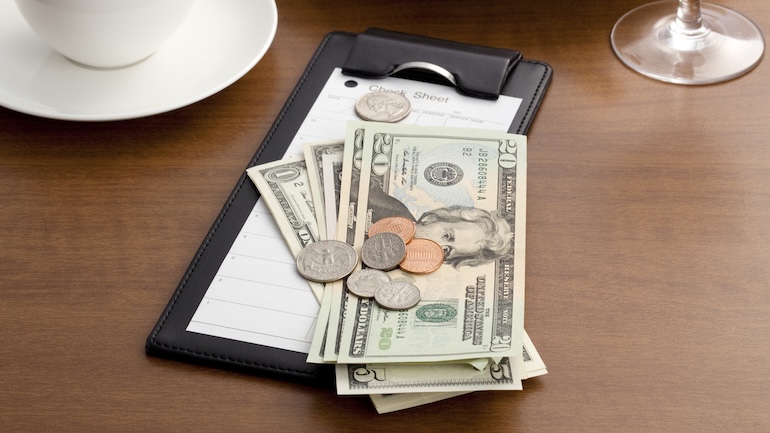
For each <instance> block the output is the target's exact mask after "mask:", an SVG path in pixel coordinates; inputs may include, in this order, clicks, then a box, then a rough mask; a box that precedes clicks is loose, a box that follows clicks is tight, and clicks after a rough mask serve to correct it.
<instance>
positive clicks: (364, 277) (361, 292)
mask: <svg viewBox="0 0 770 433" xmlns="http://www.w3.org/2000/svg"><path fill="white" fill-rule="evenodd" d="M388 281H390V277H389V276H388V274H386V273H385V272H382V271H378V270H377V269H359V270H357V271H355V272H353V273H352V274H350V276H349V277H348V281H347V287H348V290H350V292H351V293H353V294H354V295H356V296H360V297H362V298H371V297H372V296H374V292H376V291H377V289H378V288H380V286H381V285H383V284H385V283H387V282H388Z"/></svg>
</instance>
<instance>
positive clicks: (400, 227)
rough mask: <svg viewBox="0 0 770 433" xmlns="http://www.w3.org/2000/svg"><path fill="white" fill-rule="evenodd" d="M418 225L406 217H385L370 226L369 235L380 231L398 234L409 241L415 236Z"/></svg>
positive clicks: (405, 240)
mask: <svg viewBox="0 0 770 433" xmlns="http://www.w3.org/2000/svg"><path fill="white" fill-rule="evenodd" d="M415 230H416V226H415V224H414V221H412V220H410V219H408V218H404V217H387V218H383V219H381V220H379V221H377V222H375V223H374V224H372V226H371V227H369V237H372V236H374V235H376V234H379V233H393V234H396V235H398V237H400V238H401V239H403V240H404V242H409V241H410V240H412V237H413V236H414V232H415Z"/></svg>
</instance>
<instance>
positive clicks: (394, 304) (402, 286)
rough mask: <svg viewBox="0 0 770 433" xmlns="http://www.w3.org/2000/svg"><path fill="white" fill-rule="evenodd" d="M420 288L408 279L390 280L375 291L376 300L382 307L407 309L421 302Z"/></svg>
mask: <svg viewBox="0 0 770 433" xmlns="http://www.w3.org/2000/svg"><path fill="white" fill-rule="evenodd" d="M420 296H421V295H420V289H418V288H417V286H415V285H414V284H412V283H410V282H407V281H390V282H388V283H385V284H383V285H382V286H380V288H379V289H377V291H376V292H374V300H375V301H377V303H378V304H379V305H380V306H381V307H382V308H387V309H389V310H405V309H407V308H412V307H414V306H415V305H417V303H418V302H420Z"/></svg>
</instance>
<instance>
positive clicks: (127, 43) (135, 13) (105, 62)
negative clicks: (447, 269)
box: [16, 0, 193, 68]
mask: <svg viewBox="0 0 770 433" xmlns="http://www.w3.org/2000/svg"><path fill="white" fill-rule="evenodd" d="M192 2H193V0H16V5H17V6H18V7H19V11H20V12H21V14H22V15H23V16H24V19H25V20H26V21H27V23H28V24H29V26H30V27H31V28H32V30H34V31H35V33H37V35H38V36H40V38H41V39H43V40H44V41H45V42H46V43H48V45H50V46H51V47H52V48H53V49H54V50H56V51H58V52H59V53H61V54H62V55H64V56H65V57H67V58H69V59H71V60H74V61H75V62H78V63H82V64H84V65H87V66H92V67H96V68H117V67H123V66H128V65H132V64H134V63H137V62H140V61H142V60H144V59H146V58H147V57H149V56H150V55H152V54H153V53H154V52H155V51H157V50H158V49H159V48H160V47H161V46H162V45H163V43H164V42H166V41H167V40H168V39H169V38H170V37H171V35H173V34H174V32H176V31H177V29H178V28H179V27H180V26H181V25H182V23H183V22H184V19H185V17H186V16H187V14H188V12H189V10H190V7H191V5H192Z"/></svg>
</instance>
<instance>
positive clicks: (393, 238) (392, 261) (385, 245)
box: [361, 232, 406, 271]
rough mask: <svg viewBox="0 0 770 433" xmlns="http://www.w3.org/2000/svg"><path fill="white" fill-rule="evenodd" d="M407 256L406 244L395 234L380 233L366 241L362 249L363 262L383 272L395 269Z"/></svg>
mask: <svg viewBox="0 0 770 433" xmlns="http://www.w3.org/2000/svg"><path fill="white" fill-rule="evenodd" d="M405 256H406V244H405V243H404V240H403V239H401V237H400V236H399V235H397V234H395V233H387V232H385V233H378V234H376V235H374V236H372V237H370V238H369V239H367V240H365V241H364V245H363V246H362V247H361V261H363V262H364V264H365V265H366V266H368V267H370V268H374V269H379V270H381V271H388V270H391V269H394V268H395V267H396V266H398V264H399V263H401V261H402V260H404V257H405Z"/></svg>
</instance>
